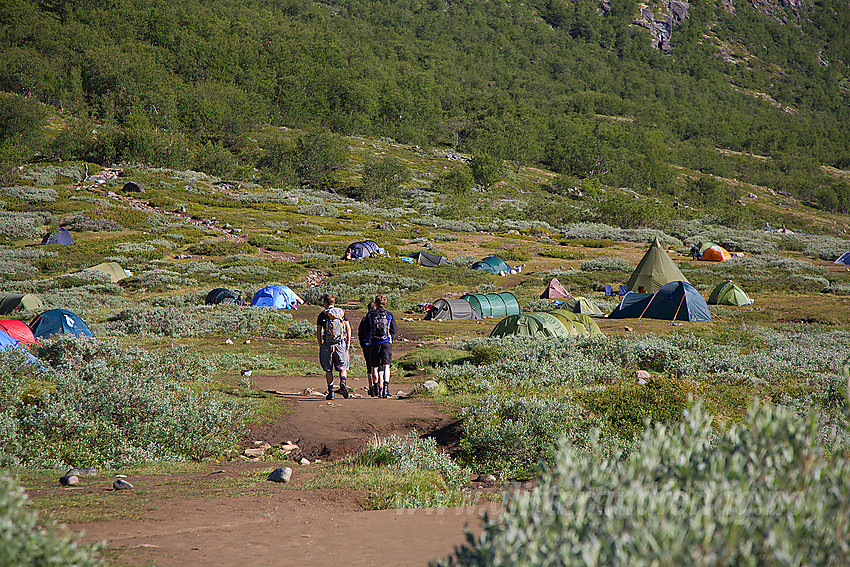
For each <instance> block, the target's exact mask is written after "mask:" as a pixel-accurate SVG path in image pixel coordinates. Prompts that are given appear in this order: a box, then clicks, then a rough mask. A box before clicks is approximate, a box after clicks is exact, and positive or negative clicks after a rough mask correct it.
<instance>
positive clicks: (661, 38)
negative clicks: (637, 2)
mask: <svg viewBox="0 0 850 567" xmlns="http://www.w3.org/2000/svg"><path fill="white" fill-rule="evenodd" d="M688 7H689V5H688V3H687V2H683V1H682V0H661V1H660V2H658V4H656V5H655V7H654V9H653V8H650V7H649V6H646V5H644V6H641V10H640V15H639V17H637V18H636V19H635V20H634V21H633V22H632V23H633V24H635V25H637V26H641V27H643V28H646V29H648V30H649V33H650V35H651V36H652V46H653V47H654V48H656V49H660V50H661V51H663V52H664V53H668V54H669V53H670V52H671V51H672V50H673V46H672V44H671V43H670V38H671V37H672V36H673V28H674V27H676V26H677V25H679V24H681V23H682V22H684V21H685V20H687V19H688Z"/></svg>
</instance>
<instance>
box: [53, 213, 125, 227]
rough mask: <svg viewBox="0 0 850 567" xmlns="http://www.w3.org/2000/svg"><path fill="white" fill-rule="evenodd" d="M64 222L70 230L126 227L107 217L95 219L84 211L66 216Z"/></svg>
mask: <svg viewBox="0 0 850 567" xmlns="http://www.w3.org/2000/svg"><path fill="white" fill-rule="evenodd" d="M62 224H63V225H64V226H65V228H67V229H68V230H76V231H89V232H103V231H117V230H124V227H122V226H121V225H120V224H118V223H117V222H115V221H114V220H111V219H105V218H96V219H93V218H90V217H88V216H86V215H84V214H82V213H80V214H77V215H74V216H72V217H67V218H65V219H64V220H63V221H62Z"/></svg>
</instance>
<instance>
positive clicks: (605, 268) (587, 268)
mask: <svg viewBox="0 0 850 567" xmlns="http://www.w3.org/2000/svg"><path fill="white" fill-rule="evenodd" d="M634 269H635V267H634V266H632V265H631V263H629V262H628V261H627V260H624V259H623V258H617V257H613V258H594V259H592V260H587V261H585V262H582V263H581V270H582V271H583V272H617V271H619V272H631V271H632V270H634Z"/></svg>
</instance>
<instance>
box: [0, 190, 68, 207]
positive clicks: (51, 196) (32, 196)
mask: <svg viewBox="0 0 850 567" xmlns="http://www.w3.org/2000/svg"><path fill="white" fill-rule="evenodd" d="M0 192H2V193H3V194H4V195H8V196H9V197H12V198H14V199H17V200H19V201H21V202H23V203H29V204H31V205H34V204H38V203H52V202H54V201H55V200H56V199H57V198H58V197H59V194H58V193H57V192H56V190H55V189H51V188H49V187H27V186H26V185H18V186H15V187H2V188H0Z"/></svg>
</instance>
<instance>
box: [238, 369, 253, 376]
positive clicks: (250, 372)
mask: <svg viewBox="0 0 850 567" xmlns="http://www.w3.org/2000/svg"><path fill="white" fill-rule="evenodd" d="M252 372H253V371H252V370H243V371H242V372H240V374H242V376H251V374H252Z"/></svg>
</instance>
